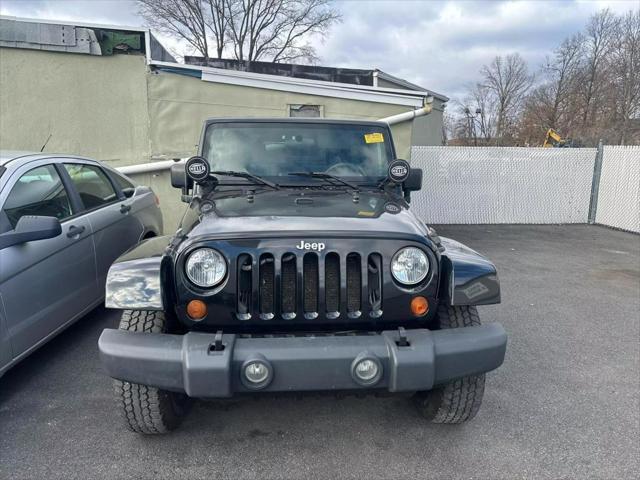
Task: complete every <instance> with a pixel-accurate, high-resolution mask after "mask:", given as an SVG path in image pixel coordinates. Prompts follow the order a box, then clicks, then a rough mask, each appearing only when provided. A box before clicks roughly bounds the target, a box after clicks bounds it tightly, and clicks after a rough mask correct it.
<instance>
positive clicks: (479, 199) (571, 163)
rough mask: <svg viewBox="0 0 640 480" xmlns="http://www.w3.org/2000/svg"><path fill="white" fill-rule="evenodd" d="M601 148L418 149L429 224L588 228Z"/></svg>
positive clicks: (422, 212)
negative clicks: (573, 225)
mask: <svg viewBox="0 0 640 480" xmlns="http://www.w3.org/2000/svg"><path fill="white" fill-rule="evenodd" d="M596 153H597V149H596V148H524V147H413V148H412V151H411V164H412V166H414V167H417V168H422V169H423V172H424V180H423V189H422V191H421V192H418V193H415V194H413V196H412V208H413V209H415V211H416V213H417V214H418V215H419V216H420V217H421V218H422V219H424V220H425V221H426V222H428V223H435V224H438V223H440V224H447V223H449V224H451V223H454V224H455V223H458V224H460V223H461V224H478V223H480V224H481V223H547V224H548V223H587V222H588V220H589V206H590V198H591V188H592V182H593V174H594V166H595V161H596Z"/></svg>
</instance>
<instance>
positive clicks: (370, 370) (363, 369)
mask: <svg viewBox="0 0 640 480" xmlns="http://www.w3.org/2000/svg"><path fill="white" fill-rule="evenodd" d="M377 375H378V365H376V362H374V361H373V360H368V359H367V360H361V361H360V362H358V364H357V365H356V376H357V377H358V378H359V379H360V380H362V381H364V382H370V381H371V380H372V379H373V378H375V377H376V376H377Z"/></svg>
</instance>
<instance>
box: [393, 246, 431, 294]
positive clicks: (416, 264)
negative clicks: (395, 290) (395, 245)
mask: <svg viewBox="0 0 640 480" xmlns="http://www.w3.org/2000/svg"><path fill="white" fill-rule="evenodd" d="M391 273H392V274H393V278H395V279H396V280H397V281H399V282H400V283H402V284H404V285H415V284H416V283H420V282H421V281H422V280H424V279H425V277H426V276H427V274H428V273H429V258H428V257H427V255H426V254H425V253H424V252H423V251H422V250H420V249H419V248H416V247H405V248H402V249H400V250H398V252H397V253H396V254H395V255H394V256H393V259H392V260H391Z"/></svg>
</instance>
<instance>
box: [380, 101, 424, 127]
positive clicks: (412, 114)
mask: <svg viewBox="0 0 640 480" xmlns="http://www.w3.org/2000/svg"><path fill="white" fill-rule="evenodd" d="M432 109H433V97H431V96H429V97H427V98H425V105H424V107H421V108H417V109H416V110H409V111H408V112H404V113H398V114H397V115H391V116H390V117H386V118H381V119H380V120H378V121H379V122H385V123H388V124H389V125H395V124H396V123H402V122H406V121H408V120H413V119H414V118H416V117H422V116H424V115H428V114H430V113H431V110H432Z"/></svg>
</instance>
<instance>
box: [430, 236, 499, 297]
mask: <svg viewBox="0 0 640 480" xmlns="http://www.w3.org/2000/svg"><path fill="white" fill-rule="evenodd" d="M440 241H441V247H440V256H441V257H440V258H441V280H440V281H441V283H440V292H441V295H440V297H441V300H443V301H445V302H447V303H448V304H449V305H490V304H494V303H500V280H499V279H498V272H497V270H496V266H495V265H494V264H493V263H492V262H491V261H490V260H488V259H487V258H486V257H484V256H482V255H481V254H479V253H478V252H476V251H475V250H472V249H471V248H469V247H467V246H466V245H463V244H462V243H460V242H456V241H455V240H452V239H450V238H446V237H440Z"/></svg>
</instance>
